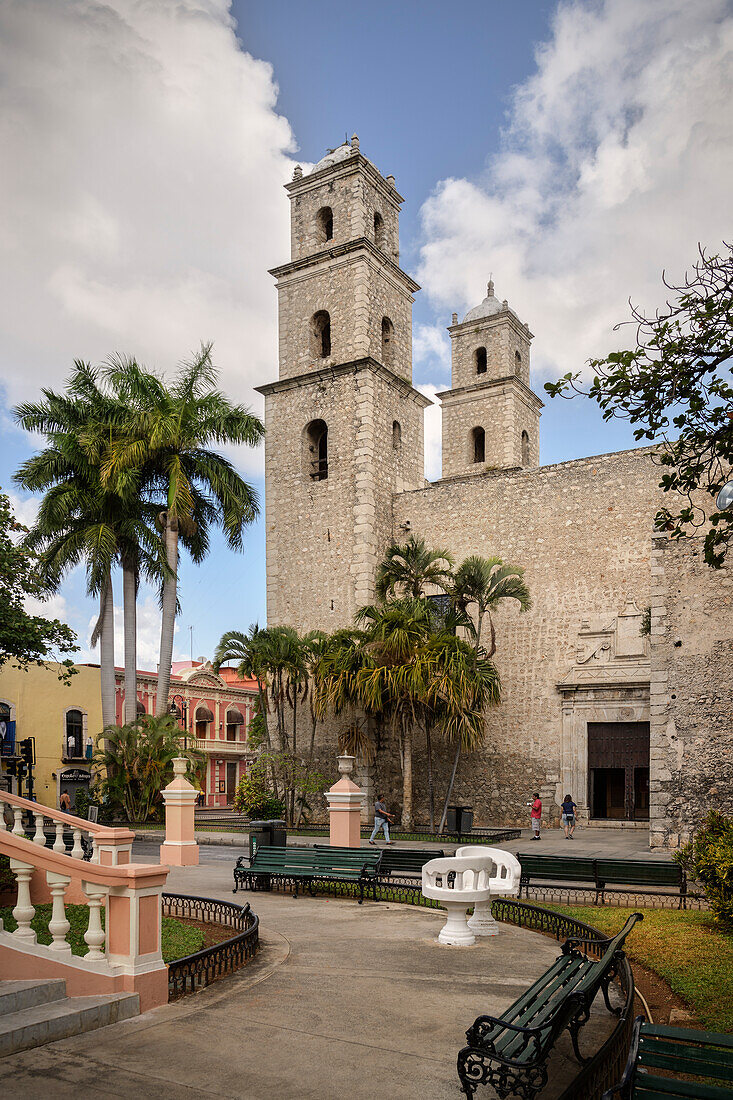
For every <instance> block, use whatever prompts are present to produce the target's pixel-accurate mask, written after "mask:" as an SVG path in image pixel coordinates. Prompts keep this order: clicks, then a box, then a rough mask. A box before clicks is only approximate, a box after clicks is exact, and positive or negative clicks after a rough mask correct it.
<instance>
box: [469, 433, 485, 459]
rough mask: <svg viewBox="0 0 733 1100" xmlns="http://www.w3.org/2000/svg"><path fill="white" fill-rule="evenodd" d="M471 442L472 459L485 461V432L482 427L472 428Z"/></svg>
mask: <svg viewBox="0 0 733 1100" xmlns="http://www.w3.org/2000/svg"><path fill="white" fill-rule="evenodd" d="M471 442H472V444H473V461H474V462H485V461H486V432H485V431H484V429H483V428H474V429H473V431H472V432H471Z"/></svg>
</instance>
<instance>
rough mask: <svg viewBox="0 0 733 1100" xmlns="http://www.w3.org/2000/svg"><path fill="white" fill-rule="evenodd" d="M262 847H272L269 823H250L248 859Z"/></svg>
mask: <svg viewBox="0 0 733 1100" xmlns="http://www.w3.org/2000/svg"><path fill="white" fill-rule="evenodd" d="M263 845H266V846H268V847H269V846H270V845H272V828H271V826H270V822H269V821H250V823H249V858H250V859H252V856H253V855H254V854H255V852H256V851H257V849H258V848H261V847H262V846H263Z"/></svg>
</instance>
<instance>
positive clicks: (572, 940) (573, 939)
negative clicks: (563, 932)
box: [560, 936, 613, 955]
mask: <svg viewBox="0 0 733 1100" xmlns="http://www.w3.org/2000/svg"><path fill="white" fill-rule="evenodd" d="M612 939H613V936H601V937H599V936H568V938H567V939H566V940H565V941H564V942H563V945H562V947H561V948H560V951H561V952H562V954H563V955H569V954H570V952H571V951H572V949H573V947H574V946H575V945H576V944H581V943H594V944H597V945H598V946H599V947H608V945H609V943H610V942H611V940H612Z"/></svg>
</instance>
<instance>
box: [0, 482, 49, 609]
mask: <svg viewBox="0 0 733 1100" xmlns="http://www.w3.org/2000/svg"><path fill="white" fill-rule="evenodd" d="M6 496H7V498H8V500H9V501H10V507H11V509H12V512H13V515H14V516H15V518H16V519H17V521H18V523H22V524H23V525H24V526H25V527H32V526H33V524H34V523H35V522H36V516H37V515H38V509H39V508H40V507H41V498H40V497H34V496H28V497H20V496H18V494H17V493H14V492H13V491H12V489H10V490H7V491H6ZM21 535H22V532H21ZM34 614H35V612H34Z"/></svg>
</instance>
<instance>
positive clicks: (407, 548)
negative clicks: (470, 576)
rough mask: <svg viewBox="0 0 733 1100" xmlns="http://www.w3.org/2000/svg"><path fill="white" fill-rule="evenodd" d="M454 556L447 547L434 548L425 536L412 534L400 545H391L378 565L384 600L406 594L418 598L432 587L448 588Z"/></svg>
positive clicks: (378, 585) (379, 593)
mask: <svg viewBox="0 0 733 1100" xmlns="http://www.w3.org/2000/svg"><path fill="white" fill-rule="evenodd" d="M452 565H453V556H452V555H451V554H449V553H448V551H447V550H430V549H428V547H427V546H426V544H425V540H424V539H421V538H415V536H414V535H410V537H409V538H408V540H407V542H406V543H405V544H404V545H402V546H400V545H399V544H398V543H395V542H393V543H391V545H390V546H388V547H387V549H386V551H385V553H384V557H383V559H382V562H381V564H380V565H379V568H378V569H377V580H376V592H377V597H378V599H380V600H384V599H386V598H387V597H388V596H394V595H402V596H413V597H414V598H417V597H419V596H422V595H424V594H425V589H426V588H428V587H433V586H437V587H438V588H444V587H445V585H446V583H447V582H448V581H449V580H450V575H451V574H450V569H451V566H452Z"/></svg>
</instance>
